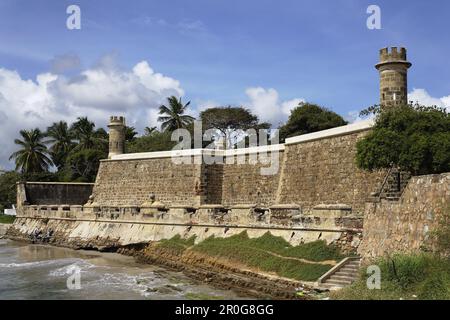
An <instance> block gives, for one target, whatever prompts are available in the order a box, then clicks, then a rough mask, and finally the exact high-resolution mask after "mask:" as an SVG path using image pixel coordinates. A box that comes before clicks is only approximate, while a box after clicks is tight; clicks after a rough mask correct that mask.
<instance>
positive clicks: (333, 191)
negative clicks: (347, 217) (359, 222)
mask: <svg viewBox="0 0 450 320" xmlns="http://www.w3.org/2000/svg"><path fill="white" fill-rule="evenodd" d="M366 134H367V131H364V132H357V133H352V134H348V135H342V136H337V137H330V138H327V139H320V140H315V141H310V142H306V143H299V144H293V145H287V146H286V149H285V159H284V163H283V166H282V169H281V170H282V172H281V177H280V182H279V185H280V187H279V194H278V197H277V203H297V204H299V205H300V206H301V207H302V208H303V209H304V210H307V209H308V208H312V207H314V206H316V205H319V204H346V205H348V206H350V207H351V208H352V209H353V211H354V212H358V213H360V214H362V213H363V212H364V203H365V201H366V199H367V197H368V195H369V194H370V193H371V192H373V191H374V190H376V189H377V187H378V186H379V185H380V184H381V183H382V180H383V178H384V173H383V172H374V173H368V172H365V171H362V170H359V169H358V168H357V167H356V162H355V154H356V142H357V141H358V140H359V139H361V138H362V137H363V136H365V135H366Z"/></svg>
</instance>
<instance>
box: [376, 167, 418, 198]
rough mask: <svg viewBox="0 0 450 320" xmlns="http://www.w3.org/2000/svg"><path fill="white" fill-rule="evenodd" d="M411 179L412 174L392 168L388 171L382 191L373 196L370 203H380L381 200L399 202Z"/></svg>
mask: <svg viewBox="0 0 450 320" xmlns="http://www.w3.org/2000/svg"><path fill="white" fill-rule="evenodd" d="M410 178H411V174H410V173H409V172H405V171H400V170H399V169H397V168H396V167H392V168H391V169H389V170H388V172H387V174H386V177H385V179H384V181H383V183H382V185H381V188H380V190H379V191H378V192H375V193H373V194H371V198H369V201H374V202H378V201H379V200H381V199H385V200H388V201H398V200H399V199H400V197H401V195H402V193H403V191H404V190H405V188H406V186H407V184H408V182H409V179H410Z"/></svg>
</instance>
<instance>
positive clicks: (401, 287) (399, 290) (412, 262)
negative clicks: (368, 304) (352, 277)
mask: <svg viewBox="0 0 450 320" xmlns="http://www.w3.org/2000/svg"><path fill="white" fill-rule="evenodd" d="M374 264H375V265H377V266H379V267H380V270H381V289H379V290H378V289H373V290H369V289H368V288H367V285H366V281H367V275H366V274H365V273H364V272H362V273H361V275H360V279H359V280H358V281H357V282H355V283H354V284H353V285H352V286H350V287H348V288H345V289H343V290H342V291H340V292H338V293H336V294H334V295H333V297H334V298H336V299H356V300H361V299H364V300H387V299H394V300H398V299H405V300H409V299H421V300H428V299H430V300H435V299H450V260H449V259H448V258H441V257H439V256H437V255H432V254H426V253H422V254H416V255H400V254H399V255H395V256H393V257H391V258H383V259H379V260H377V261H375V262H374ZM363 269H364V268H363Z"/></svg>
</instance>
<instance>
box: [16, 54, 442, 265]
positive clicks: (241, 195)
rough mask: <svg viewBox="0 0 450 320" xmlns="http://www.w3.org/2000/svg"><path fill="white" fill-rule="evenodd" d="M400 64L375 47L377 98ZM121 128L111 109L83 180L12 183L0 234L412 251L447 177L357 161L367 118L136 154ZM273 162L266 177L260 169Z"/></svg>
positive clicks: (396, 83) (398, 80)
mask: <svg viewBox="0 0 450 320" xmlns="http://www.w3.org/2000/svg"><path fill="white" fill-rule="evenodd" d="M409 67H410V63H409V62H407V61H406V50H405V49H397V48H395V50H394V49H390V50H388V49H382V50H381V52H380V63H379V64H377V69H378V70H379V71H380V88H381V97H380V99H381V102H382V104H383V103H386V105H390V106H395V105H396V104H397V103H405V102H406V100H407V97H406V92H407V91H406V90H407V85H406V81H407V77H406V71H407V69H408V68H409ZM124 126H125V119H124V118H123V117H111V121H110V124H109V126H108V127H109V130H110V143H109V148H110V152H109V156H108V159H105V160H102V161H101V163H100V167H99V171H98V175H97V178H96V181H95V183H94V184H62V183H54V184H52V183H32V182H24V183H19V184H18V186H17V188H18V196H17V212H18V215H17V219H16V221H15V223H14V225H13V226H12V227H11V228H10V230H9V231H8V236H9V237H10V238H16V239H19V238H21V239H24V238H25V239H29V236H30V235H31V234H32V233H33V232H36V230H39V231H41V232H48V231H49V230H51V231H52V232H51V235H52V239H51V241H50V243H53V244H56V245H65V246H71V247H76V248H97V249H100V250H106V249H108V248H118V247H124V246H128V245H133V244H142V243H148V242H152V241H159V240H162V239H170V238H172V237H174V236H175V235H180V236H182V237H183V238H190V237H191V236H195V239H196V241H202V240H203V239H206V238H208V237H210V236H216V237H229V236H231V235H235V234H238V233H241V232H243V231H247V233H248V235H249V236H250V237H259V236H262V235H263V234H265V233H266V232H270V233H272V234H273V235H275V236H281V237H283V238H284V239H285V240H287V241H289V242H290V243H291V244H293V245H297V244H300V243H305V242H311V241H316V240H318V239H320V240H325V241H326V242H327V243H328V244H336V245H338V246H339V247H341V248H342V249H343V250H344V251H345V252H353V253H356V252H358V253H359V254H360V255H362V256H363V257H367V258H370V257H376V256H380V255H383V254H385V253H390V252H394V251H399V250H401V251H408V250H418V249H419V248H420V247H421V245H422V244H423V243H424V241H426V239H427V237H428V233H429V232H430V230H432V229H433V227H434V226H435V225H436V223H437V220H438V218H439V216H440V215H441V214H442V212H443V211H444V210H446V207H448V203H449V198H450V189H449V185H450V175H449V174H441V175H432V176H422V177H409V176H407V175H404V174H402V173H400V172H395V171H392V170H389V171H377V172H366V171H362V170H360V169H358V168H357V167H356V162H355V154H356V143H357V141H358V140H360V139H361V138H363V137H364V136H365V135H367V134H368V133H369V132H370V130H371V128H372V126H373V121H372V120H367V121H361V122H357V123H354V124H349V125H346V126H342V127H338V128H333V129H328V130H324V131H320V132H315V133H310V134H305V135H301V136H297V137H292V138H288V139H286V141H285V143H284V144H279V145H271V146H260V147H253V148H246V149H235V150H211V149H193V150H182V151H166V152H151V153H137V154H126V153H124V133H123V130H124ZM206 155H210V156H211V155H213V156H215V157H217V158H222V159H224V160H223V161H222V162H223V163H217V162H216V163H212V164H210V163H208V162H206V161H204V158H205V156H206ZM267 157H268V158H269V159H271V160H270V161H271V163H267V162H266V161H263V160H262V159H263V158H267ZM181 158H182V159H183V161H177V159H178V160H180V159H181ZM238 159H240V160H241V161H238ZM242 159H243V161H242ZM270 161H269V162H270ZM180 162H182V163H180ZM274 162H275V163H276V165H277V170H275V171H274V172H273V174H269V175H264V174H261V172H262V170H261V169H263V168H266V167H269V166H270V165H271V164H273V163H274Z"/></svg>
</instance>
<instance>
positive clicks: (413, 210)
mask: <svg viewBox="0 0 450 320" xmlns="http://www.w3.org/2000/svg"><path fill="white" fill-rule="evenodd" d="M446 210H447V212H448V211H449V210H450V173H444V174H440V175H427V176H418V177H413V178H412V179H411V180H410V181H409V183H408V185H407V187H406V189H405V191H404V193H403V195H402V196H401V198H400V200H399V201H389V200H381V202H370V203H367V205H366V211H365V215H364V231H363V241H362V243H361V245H360V246H359V249H358V252H359V254H360V255H362V256H363V257H364V258H366V259H369V258H373V257H378V256H382V255H385V254H387V253H389V254H392V253H394V252H412V251H418V250H420V249H421V248H422V247H423V246H424V245H425V244H426V242H427V240H428V239H429V235H430V232H431V231H433V230H434V229H435V228H436V226H437V225H438V222H439V220H440V217H442V214H443V213H444V212H445V211H446ZM430 245H432V244H431V243H430Z"/></svg>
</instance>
